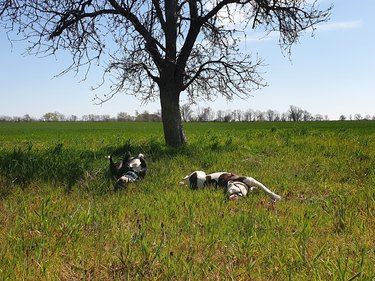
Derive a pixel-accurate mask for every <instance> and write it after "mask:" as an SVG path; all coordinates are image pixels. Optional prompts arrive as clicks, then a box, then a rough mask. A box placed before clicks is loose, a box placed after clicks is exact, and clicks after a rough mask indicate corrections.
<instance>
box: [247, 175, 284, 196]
mask: <svg viewBox="0 0 375 281" xmlns="http://www.w3.org/2000/svg"><path fill="white" fill-rule="evenodd" d="M243 183H245V184H246V185H247V186H248V187H249V188H251V187H253V186H256V187H258V188H260V189H261V190H263V191H264V192H265V193H266V194H267V195H268V196H270V197H271V198H272V199H274V200H276V201H280V200H281V196H280V195H277V194H276V193H274V192H272V191H271V190H269V189H268V188H267V187H265V186H264V184H262V183H261V182H259V181H257V180H255V179H254V178H250V177H246V178H245V179H244V180H243Z"/></svg>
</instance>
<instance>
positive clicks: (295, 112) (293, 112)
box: [288, 105, 303, 122]
mask: <svg viewBox="0 0 375 281" xmlns="http://www.w3.org/2000/svg"><path fill="white" fill-rule="evenodd" d="M288 114H289V119H290V120H291V121H293V122H298V121H302V117H303V110H302V109H301V108H299V107H298V106H294V105H291V106H290V107H289V112H288Z"/></svg>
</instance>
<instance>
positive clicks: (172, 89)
mask: <svg viewBox="0 0 375 281" xmlns="http://www.w3.org/2000/svg"><path fill="white" fill-rule="evenodd" d="M160 104H161V116H162V121H163V129H164V138H165V142H166V143H167V145H169V146H172V147H180V146H182V145H184V144H186V137H185V132H184V128H183V126H182V119H181V112H180V91H179V90H178V87H176V86H175V84H174V83H165V84H164V85H160Z"/></svg>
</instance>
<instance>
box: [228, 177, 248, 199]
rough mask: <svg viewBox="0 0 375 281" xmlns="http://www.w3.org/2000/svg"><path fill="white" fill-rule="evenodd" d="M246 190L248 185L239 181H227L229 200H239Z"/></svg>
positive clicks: (245, 193)
mask: <svg viewBox="0 0 375 281" xmlns="http://www.w3.org/2000/svg"><path fill="white" fill-rule="evenodd" d="M247 192H248V186H247V185H246V184H245V183H243V182H239V181H228V185H227V196H228V197H229V199H230V200H239V199H241V198H242V197H245V196H246V195H247Z"/></svg>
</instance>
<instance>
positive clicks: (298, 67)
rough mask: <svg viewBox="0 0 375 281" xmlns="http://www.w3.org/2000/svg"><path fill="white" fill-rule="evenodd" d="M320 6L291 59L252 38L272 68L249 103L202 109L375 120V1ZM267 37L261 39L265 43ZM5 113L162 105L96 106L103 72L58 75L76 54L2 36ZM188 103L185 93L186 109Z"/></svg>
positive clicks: (219, 102) (117, 102)
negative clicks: (31, 47)
mask: <svg viewBox="0 0 375 281" xmlns="http://www.w3.org/2000/svg"><path fill="white" fill-rule="evenodd" d="M319 3H320V5H321V7H325V6H327V5H329V4H330V3H333V4H334V9H333V11H332V15H331V19H330V21H329V22H327V23H324V24H321V25H319V26H318V28H317V30H316V31H315V33H314V37H312V36H311V34H310V33H306V34H305V35H304V36H303V37H301V38H300V41H299V43H298V44H297V45H294V46H293V47H292V55H291V57H290V58H289V57H285V56H284V55H283V54H282V53H281V50H280V48H279V46H278V38H277V36H276V35H275V34H270V35H269V36H268V37H265V38H264V36H263V34H261V33H260V32H258V31H255V32H254V33H253V34H252V35H251V36H248V37H247V40H246V44H245V42H244V43H243V48H244V50H245V51H246V52H249V53H250V52H251V53H253V55H258V56H259V57H261V58H263V59H264V60H265V63H266V64H267V66H265V67H264V68H262V69H261V71H262V72H264V74H263V77H264V78H265V80H266V82H267V83H268V86H267V87H264V88H262V89H261V90H258V91H255V92H253V97H250V98H248V99H246V100H242V99H235V100H234V101H232V102H228V101H226V100H225V99H224V98H218V99H216V100H215V101H214V102H204V101H201V102H200V103H199V104H198V105H199V106H200V107H208V106H209V107H211V108H212V109H213V110H215V111H217V110H219V109H220V110H225V109H230V110H235V109H240V110H247V109H253V110H262V111H265V110H268V109H273V110H277V111H278V112H280V113H282V112H286V111H287V110H288V108H289V106H290V105H295V106H298V107H301V108H302V109H305V110H307V111H309V112H310V113H312V114H322V115H328V116H329V118H330V119H338V118H339V116H340V115H341V114H344V115H346V116H347V117H349V115H350V114H352V115H354V114H356V113H359V114H361V115H362V116H365V115H371V116H374V115H375V78H374V74H375V51H374V50H375V30H374V26H375V17H374V15H373V13H374V12H375V1H374V0H358V1H344V0H341V1H338V0H337V1H328V0H320V1H319ZM260 38H261V39H260ZM0 44H1V52H0V61H1V66H0V81H1V86H0V100H1V102H0V116H1V115H7V116H23V115H25V114H29V115H30V116H32V117H35V118H40V117H41V116H42V115H43V114H45V113H47V112H55V111H57V112H60V113H62V114H64V115H66V116H69V115H72V114H73V115H77V116H78V117H81V116H82V115H85V114H109V115H111V116H113V117H116V116H117V113H119V112H127V113H129V114H131V115H133V114H134V113H135V111H136V110H137V111H139V112H143V111H144V110H148V111H149V112H156V111H157V110H159V109H160V105H159V101H158V100H157V101H155V102H153V103H148V104H146V105H144V104H142V103H141V101H139V100H137V99H136V98H134V97H133V96H129V95H126V94H119V95H117V96H115V97H114V98H113V99H112V100H110V101H108V102H106V103H105V104H103V105H102V106H97V105H94V103H93V102H92V99H93V98H94V96H95V95H99V96H100V95H104V94H105V93H106V92H108V88H106V87H102V88H99V89H98V90H95V91H92V90H91V88H92V86H95V85H97V83H99V82H100V78H101V69H100V68H93V69H92V70H91V72H90V73H89V75H88V79H86V80H85V81H82V78H83V77H84V73H78V75H75V73H68V74H66V75H64V76H61V77H57V78H56V77H55V75H56V74H58V73H60V72H61V71H63V70H64V69H65V68H66V67H67V66H69V63H70V57H69V56H66V55H64V54H58V55H57V57H47V58H37V57H34V56H23V55H22V52H23V51H24V48H25V45H24V43H23V42H15V43H14V44H13V46H11V44H10V43H9V42H8V40H7V38H6V34H5V33H4V32H3V31H0ZM186 101H187V100H186V98H184V96H183V95H182V97H181V104H183V103H185V102H186Z"/></svg>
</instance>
